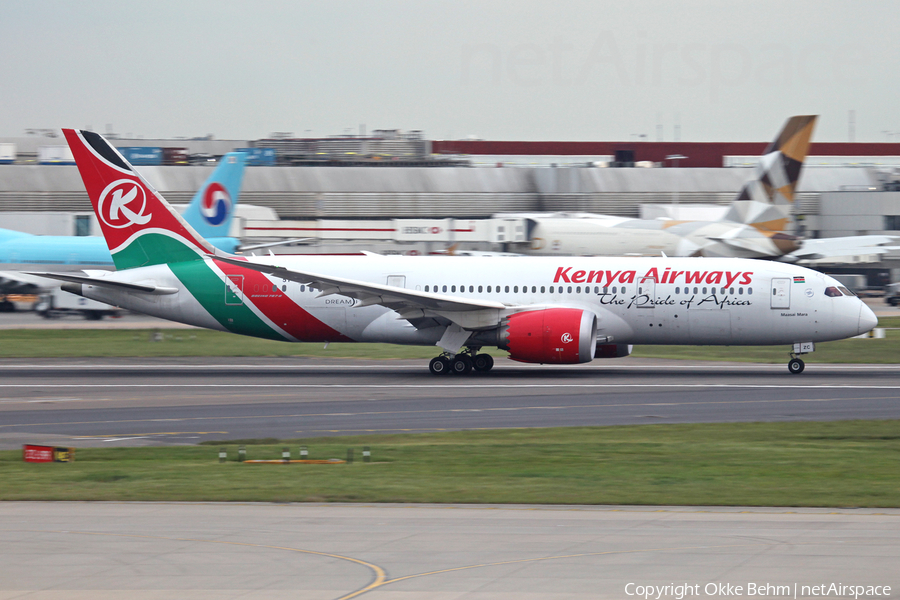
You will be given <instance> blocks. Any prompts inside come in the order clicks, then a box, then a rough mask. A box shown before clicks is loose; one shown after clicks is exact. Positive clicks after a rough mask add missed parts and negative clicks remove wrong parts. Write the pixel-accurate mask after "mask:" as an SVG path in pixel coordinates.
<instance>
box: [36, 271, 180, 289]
mask: <svg viewBox="0 0 900 600" xmlns="http://www.w3.org/2000/svg"><path fill="white" fill-rule="evenodd" d="M27 275H34V276H36V277H46V278H47V279H56V280H59V281H65V282H68V283H80V284H84V285H95V286H97V287H107V288H112V289H115V290H125V291H129V292H142V293H144V294H175V293H177V292H178V288H172V287H163V286H159V285H156V284H154V283H140V282H138V283H132V282H128V281H116V280H115V279H107V278H105V277H91V276H89V275H70V274H68V273H27Z"/></svg>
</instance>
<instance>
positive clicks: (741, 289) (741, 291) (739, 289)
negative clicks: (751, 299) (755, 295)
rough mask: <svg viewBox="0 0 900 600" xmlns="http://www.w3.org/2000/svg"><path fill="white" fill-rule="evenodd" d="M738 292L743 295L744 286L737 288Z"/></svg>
mask: <svg viewBox="0 0 900 600" xmlns="http://www.w3.org/2000/svg"><path fill="white" fill-rule="evenodd" d="M738 294H739V295H741V296H743V295H744V288H738Z"/></svg>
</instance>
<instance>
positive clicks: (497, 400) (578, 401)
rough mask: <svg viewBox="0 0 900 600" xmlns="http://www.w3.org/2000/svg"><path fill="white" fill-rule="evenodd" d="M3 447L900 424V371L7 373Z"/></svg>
mask: <svg viewBox="0 0 900 600" xmlns="http://www.w3.org/2000/svg"><path fill="white" fill-rule="evenodd" d="M0 415H2V419H0V448H6V449H12V448H18V447H20V446H21V444H22V443H25V442H31V443H54V444H56V443H60V444H62V443H65V444H69V445H73V446H84V445H92V446H97V445H99V446H108V445H155V444H186V443H188V444H189V443H197V442H199V441H203V440H227V439H246V438H264V437H275V438H282V439H286V438H297V437H316V436H332V435H352V434H360V433H396V432H411V433H412V432H428V431H448V430H461V429H493V428H512V427H555V426H575V425H618V424H645V423H702V422H738V421H788V420H838V419H900V365H816V364H811V365H809V366H808V367H807V370H806V372H804V373H803V374H802V375H799V376H798V375H791V374H790V373H788V372H787V369H786V368H785V366H784V365H781V364H779V365H759V364H729V363H705V362H687V361H663V360H654V359H636V358H633V357H628V358H625V359H621V360H616V361H608V362H603V363H598V362H595V363H591V364H588V365H579V366H574V367H568V366H567V367H541V366H535V365H518V364H516V363H512V362H511V361H499V362H498V366H497V367H496V368H495V369H494V370H493V371H492V372H491V373H489V374H477V375H476V374H473V375H471V376H466V377H457V376H444V377H435V376H433V375H431V374H430V373H428V371H427V367H426V364H425V361H396V360H390V361H387V360H385V361H374V360H350V359H331V360H326V359H301V358H285V359H275V358H247V359H240V358H234V359H220V358H215V359H212V358H203V359H200V358H196V359H96V360H88V359H78V360H74V359H67V360H58V359H52V360H51V359H48V360H34V359H20V360H15V359H10V360H4V361H0Z"/></svg>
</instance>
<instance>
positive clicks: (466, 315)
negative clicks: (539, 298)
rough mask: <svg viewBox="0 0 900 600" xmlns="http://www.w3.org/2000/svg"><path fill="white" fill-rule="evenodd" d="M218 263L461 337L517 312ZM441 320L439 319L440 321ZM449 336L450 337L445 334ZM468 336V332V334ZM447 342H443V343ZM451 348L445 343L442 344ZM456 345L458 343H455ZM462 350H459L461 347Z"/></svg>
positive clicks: (449, 298)
mask: <svg viewBox="0 0 900 600" xmlns="http://www.w3.org/2000/svg"><path fill="white" fill-rule="evenodd" d="M214 260H215V261H217V262H223V263H227V264H230V265H234V266H237V267H242V268H245V269H252V270H254V271H259V272H260V273H265V274H267V275H272V276H273V277H278V278H281V279H286V280H288V281H296V282H297V283H302V284H305V285H308V286H310V287H311V288H313V289H317V290H320V291H321V294H320V295H319V297H322V296H330V295H332V294H340V295H341V296H347V297H350V298H356V299H357V300H359V303H358V304H356V305H355V306H356V307H357V308H361V307H363V306H371V305H380V306H384V307H386V308H390V309H391V310H393V311H395V312H397V314H399V315H400V318H402V319H405V320H407V321H409V322H410V323H412V324H413V325H414V326H415V327H417V328H424V327H435V326H438V325H447V324H448V323H450V324H452V325H451V327H448V331H450V330H451V329H453V325H455V326H456V327H455V330H457V333H459V335H460V336H461V335H462V332H463V331H466V332H468V331H473V330H478V329H490V328H492V327H496V326H497V325H499V323H500V319H501V318H502V317H503V316H504V314H505V313H507V312H516V308H515V307H511V306H508V305H506V304H503V303H502V302H496V301H492V300H473V299H469V298H460V297H457V296H446V295H442V294H436V293H430V292H421V291H418V290H409V289H406V288H399V287H394V286H389V285H379V284H376V283H369V282H366V281H356V280H353V279H346V278H343V277H334V276H332V275H322V274H319V273H312V272H308V271H295V270H292V269H286V268H284V267H279V266H275V265H267V264H262V263H256V262H251V261H248V260H235V259H233V258H224V257H215V259H214ZM530 308H534V307H530ZM436 318H437V319H436ZM445 337H447V336H446V335H445ZM466 337H468V333H466ZM442 341H443V340H442ZM440 345H441V346H442V347H444V348H445V349H448V350H450V351H454V350H452V349H451V348H448V347H447V346H446V345H444V344H443V343H442V344H440ZM454 345H455V344H454ZM457 350H458V348H457Z"/></svg>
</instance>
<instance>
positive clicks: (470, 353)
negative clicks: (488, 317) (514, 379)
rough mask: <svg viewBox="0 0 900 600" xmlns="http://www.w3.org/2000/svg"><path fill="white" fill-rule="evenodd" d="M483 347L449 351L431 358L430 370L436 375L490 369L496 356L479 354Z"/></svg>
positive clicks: (481, 371) (460, 373) (459, 373)
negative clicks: (454, 351)
mask: <svg viewBox="0 0 900 600" xmlns="http://www.w3.org/2000/svg"><path fill="white" fill-rule="evenodd" d="M480 349H481V348H466V350H465V351H464V352H460V353H459V354H456V355H452V354H450V353H448V352H445V353H444V354H441V355H440V356H436V357H434V358H432V359H431V362H430V363H429V364H428V370H429V371H431V372H432V373H433V374H434V375H444V374H445V373H453V374H456V375H467V374H469V373H471V372H472V371H476V372H479V373H483V372H487V371H490V370H491V368H492V367H493V366H494V357H493V356H491V355H490V354H478V351H479V350H480Z"/></svg>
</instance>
